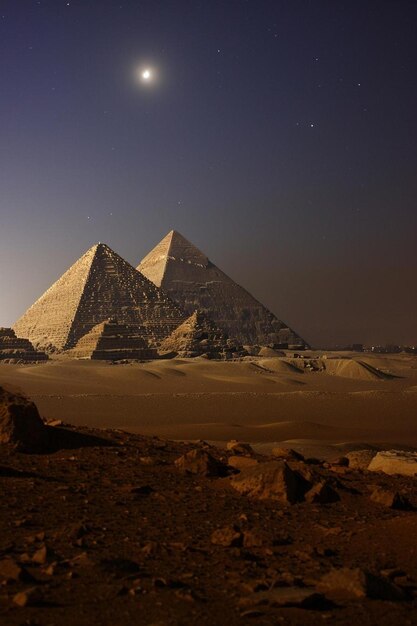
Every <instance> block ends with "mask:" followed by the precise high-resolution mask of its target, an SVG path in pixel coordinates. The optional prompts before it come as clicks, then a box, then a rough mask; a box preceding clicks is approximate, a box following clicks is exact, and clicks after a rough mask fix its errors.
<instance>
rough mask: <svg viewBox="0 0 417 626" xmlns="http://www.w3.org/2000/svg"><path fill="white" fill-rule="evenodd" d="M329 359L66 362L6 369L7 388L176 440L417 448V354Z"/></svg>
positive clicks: (66, 415)
mask: <svg viewBox="0 0 417 626" xmlns="http://www.w3.org/2000/svg"><path fill="white" fill-rule="evenodd" d="M313 356H314V355H313ZM319 356H321V355H319ZM328 356H329V357H331V356H334V357H335V358H327V359H325V360H324V361H325V363H326V370H325V371H321V372H310V371H308V370H307V369H304V368H303V360H302V359H300V360H298V359H297V360H296V362H295V364H294V363H293V362H292V361H291V358H288V357H286V358H283V357H272V358H259V359H253V360H243V361H240V362H214V361H209V360H207V359H174V360H170V361H163V360H162V361H152V362H146V363H129V364H124V365H112V364H110V363H106V362H91V361H69V360H64V359H61V360H52V361H50V362H49V363H45V364H39V365H36V366H32V365H27V366H17V365H6V364H3V365H0V384H2V385H6V386H7V385H9V386H12V387H13V389H14V390H18V389H20V390H22V391H23V392H25V393H26V394H28V395H30V396H31V397H32V398H33V399H34V400H35V401H36V402H37V404H38V406H39V408H40V410H41V412H42V414H43V415H44V416H45V417H46V418H48V419H63V420H65V421H68V422H71V423H75V424H88V425H90V426H102V427H118V428H125V429H128V430H132V431H135V432H144V433H152V434H158V435H160V436H164V437H170V438H175V439H210V440H218V441H226V440H228V439H231V438H239V439H247V440H249V441H252V442H258V443H264V444H268V443H270V442H272V441H283V440H288V439H290V440H294V439H308V440H310V441H312V440H320V441H323V442H325V443H326V445H327V444H328V443H341V442H352V441H354V442H355V441H362V442H363V441H367V442H370V443H377V442H380V441H386V442H390V441H391V442H393V443H394V442H395V443H401V442H403V443H404V444H410V445H417V419H416V415H417V394H416V393H415V391H416V390H417V370H416V368H415V367H414V366H415V363H416V361H417V359H414V358H410V357H409V356H408V355H404V358H401V355H400V356H398V357H395V358H392V359H391V358H390V359H386V358H381V357H379V356H376V357H375V358H374V356H373V355H369V356H368V355H366V357H365V356H364V355H360V356H359V355H357V356H356V357H355V358H350V359H349V358H348V359H346V358H341V355H338V354H334V355H328ZM342 356H343V355H342ZM381 368H384V371H383V372H382V371H381ZM388 370H389V371H390V372H391V374H393V375H396V376H401V377H398V378H393V377H388V376H386V372H387V371H388Z"/></svg>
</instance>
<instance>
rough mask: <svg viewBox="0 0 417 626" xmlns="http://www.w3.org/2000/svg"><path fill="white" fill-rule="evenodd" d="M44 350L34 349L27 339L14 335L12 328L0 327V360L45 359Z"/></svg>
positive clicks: (31, 361) (32, 361)
mask: <svg viewBox="0 0 417 626" xmlns="http://www.w3.org/2000/svg"><path fill="white" fill-rule="evenodd" d="M47 359H48V356H47V354H45V352H40V351H38V350H35V348H34V347H33V345H32V344H31V342H30V341H29V339H23V338H22V337H16V333H15V332H14V330H13V329H12V328H0V361H24V362H26V363H34V362H36V361H46V360H47Z"/></svg>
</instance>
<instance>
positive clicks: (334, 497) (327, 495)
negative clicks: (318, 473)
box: [305, 480, 340, 504]
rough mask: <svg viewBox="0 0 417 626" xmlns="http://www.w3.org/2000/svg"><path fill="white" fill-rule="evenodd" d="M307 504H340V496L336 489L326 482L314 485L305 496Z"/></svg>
mask: <svg viewBox="0 0 417 626" xmlns="http://www.w3.org/2000/svg"><path fill="white" fill-rule="evenodd" d="M305 499H306V501H307V502H310V503H311V504H331V503H332V502H338V501H339V500H340V496H339V494H338V493H337V491H336V490H335V489H333V487H332V486H331V485H330V484H329V483H328V482H327V481H326V480H325V481H323V482H320V483H317V485H314V487H313V488H312V489H310V491H307V493H306V495H305Z"/></svg>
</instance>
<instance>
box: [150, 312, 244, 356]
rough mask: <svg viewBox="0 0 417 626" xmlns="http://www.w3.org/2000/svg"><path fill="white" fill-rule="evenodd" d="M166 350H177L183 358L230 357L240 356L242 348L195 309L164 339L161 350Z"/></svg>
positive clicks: (178, 354)
mask: <svg viewBox="0 0 417 626" xmlns="http://www.w3.org/2000/svg"><path fill="white" fill-rule="evenodd" d="M164 351H166V352H175V353H176V354H177V356H179V357H182V358H192V357H196V356H203V355H205V356H207V357H208V358H212V359H230V358H232V357H233V356H239V353H242V348H241V347H240V348H239V347H237V346H236V344H235V343H233V342H232V341H231V340H230V339H228V337H227V335H225V334H224V333H223V332H222V331H221V330H219V328H218V327H217V326H216V325H215V324H214V322H212V321H211V320H209V319H208V318H207V317H206V316H205V315H204V313H201V312H200V311H195V312H194V313H193V314H192V315H190V317H189V318H188V319H187V320H185V322H183V323H182V324H181V325H180V326H179V327H178V328H177V329H176V330H174V331H173V333H172V334H171V335H169V337H167V338H166V339H164V341H163V342H162V344H161V346H160V352H164Z"/></svg>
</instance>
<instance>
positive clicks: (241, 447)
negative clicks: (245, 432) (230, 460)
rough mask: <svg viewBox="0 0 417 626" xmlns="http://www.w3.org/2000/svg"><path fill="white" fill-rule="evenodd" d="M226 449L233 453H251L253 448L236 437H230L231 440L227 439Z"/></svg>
mask: <svg viewBox="0 0 417 626" xmlns="http://www.w3.org/2000/svg"><path fill="white" fill-rule="evenodd" d="M226 449H227V450H230V451H231V452H233V453H234V454H253V448H252V446H251V445H250V444H249V443H244V442H243V441H237V439H232V440H231V441H228V442H227V444H226Z"/></svg>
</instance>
